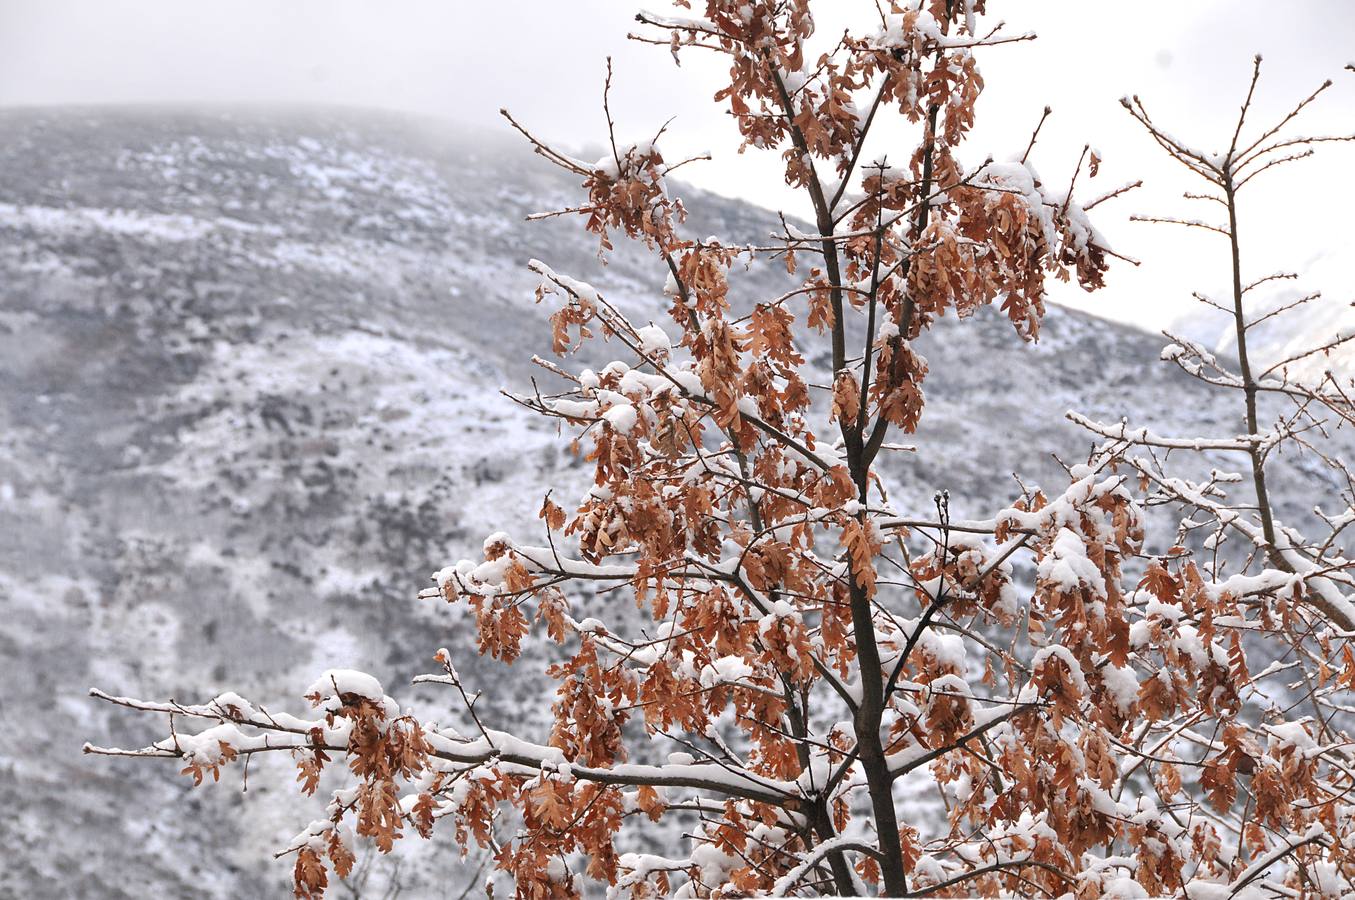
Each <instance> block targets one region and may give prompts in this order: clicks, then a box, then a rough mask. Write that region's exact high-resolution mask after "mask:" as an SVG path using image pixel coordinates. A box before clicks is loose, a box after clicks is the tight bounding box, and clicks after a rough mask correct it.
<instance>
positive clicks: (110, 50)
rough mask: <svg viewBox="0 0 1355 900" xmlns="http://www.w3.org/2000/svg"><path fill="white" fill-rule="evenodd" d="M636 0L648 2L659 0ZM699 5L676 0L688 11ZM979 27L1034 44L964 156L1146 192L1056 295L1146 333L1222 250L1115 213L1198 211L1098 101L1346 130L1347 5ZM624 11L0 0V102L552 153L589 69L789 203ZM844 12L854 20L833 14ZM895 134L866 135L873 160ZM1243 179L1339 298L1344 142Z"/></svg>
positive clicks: (1101, 0)
mask: <svg viewBox="0 0 1355 900" xmlns="http://www.w3.org/2000/svg"><path fill="white" fill-rule="evenodd" d="M646 5H647V6H649V7H651V8H655V9H664V8H665V2H664V0H649V2H648V3H647V4H646ZM697 5H698V6H699V4H697ZM989 7H990V10H991V15H990V16H989V21H990V22H995V21H996V20H997V19H999V18H1003V19H1006V20H1007V21H1008V22H1009V23H1010V24H1009V26H1008V30H1010V31H1015V32H1024V31H1034V32H1037V33H1038V34H1039V40H1038V41H1036V42H1034V43H1020V44H1013V45H1010V46H1006V47H999V48H992V49H989V50H987V51H985V52H984V53H983V56H982V57H981V58H980V67H981V69H982V71H983V73H984V75H985V78H986V80H987V82H988V87H987V89H986V90H985V93H984V95H983V97H982V99H981V100H980V107H979V120H980V126H979V128H978V129H977V131H976V132H975V134H974V137H973V140H972V141H971V143H970V144H969V146H968V148H967V150H966V151H965V157H966V159H967V160H968V161H969V162H970V163H971V164H973V163H977V162H979V161H981V160H982V159H983V157H984V156H986V155H988V154H990V153H991V154H992V155H993V156H995V157H998V158H1006V157H1009V156H1011V155H1012V154H1017V155H1019V153H1020V151H1021V150H1022V149H1023V148H1024V145H1025V142H1026V140H1027V138H1028V136H1029V133H1030V129H1031V127H1032V126H1033V124H1034V123H1035V121H1036V120H1037V118H1038V116H1039V112H1040V109H1041V108H1042V107H1043V106H1044V105H1045V104H1046V103H1048V104H1050V105H1052V106H1053V107H1054V110H1055V114H1054V117H1053V118H1052V119H1051V121H1050V122H1049V124H1048V125H1047V126H1046V128H1045V131H1044V133H1043V136H1042V140H1041V145H1040V147H1039V149H1038V150H1037V152H1036V154H1035V155H1034V161H1035V162H1036V164H1037V166H1038V167H1039V169H1040V171H1041V174H1042V176H1044V177H1045V178H1046V179H1047V180H1050V181H1061V180H1062V179H1063V178H1065V177H1066V176H1067V174H1068V173H1069V172H1071V167H1072V165H1073V164H1074V162H1075V161H1076V159H1077V155H1078V152H1079V151H1080V150H1081V147H1082V144H1083V143H1084V142H1090V143H1092V145H1093V146H1095V147H1097V148H1098V149H1099V150H1100V151H1101V153H1102V155H1103V156H1104V157H1105V159H1106V162H1105V165H1104V167H1103V169H1102V173H1101V175H1100V177H1099V178H1098V179H1097V180H1096V182H1093V183H1091V184H1090V185H1089V188H1090V189H1091V191H1090V192H1089V196H1090V194H1094V193H1100V192H1101V191H1102V190H1103V189H1109V188H1110V187H1113V186H1115V184H1116V183H1118V182H1121V181H1128V180H1132V179H1134V178H1140V177H1142V178H1144V179H1146V180H1147V182H1148V185H1147V187H1146V188H1145V189H1144V190H1143V191H1140V192H1137V193H1136V194H1134V195H1131V196H1130V197H1129V198H1127V199H1126V200H1124V201H1119V202H1117V203H1116V204H1115V205H1114V206H1113V207H1112V205H1110V204H1107V205H1106V206H1104V207H1101V208H1100V209H1098V210H1097V212H1098V213H1100V215H1099V216H1098V217H1097V223H1098V225H1099V226H1100V227H1101V229H1102V230H1103V231H1104V232H1105V233H1106V235H1107V236H1108V237H1109V238H1110V240H1111V241H1112V243H1113V245H1114V246H1115V248H1116V249H1117V250H1119V251H1120V252H1123V253H1125V254H1127V255H1130V256H1136V257H1140V258H1142V259H1143V260H1144V265H1143V267H1141V268H1140V269H1138V270H1133V269H1131V268H1130V267H1128V266H1119V267H1117V270H1116V271H1115V272H1113V276H1112V287H1111V288H1110V289H1109V290H1107V291H1105V292H1103V293H1100V294H1097V295H1093V296H1091V297H1084V296H1081V295H1079V294H1076V293H1075V292H1070V291H1061V292H1059V293H1058V294H1057V296H1058V298H1059V299H1060V300H1063V301H1064V302H1070V303H1073V304H1075V305H1078V306H1082V307H1084V308H1087V309H1091V310H1094V311H1096V312H1099V313H1101V314H1103V315H1107V316H1110V317H1113V318H1117V319H1121V320H1126V321H1132V322H1136V323H1138V324H1141V325H1144V326H1147V327H1152V328H1159V327H1164V326H1166V325H1169V324H1170V323H1171V322H1172V321H1173V320H1174V319H1176V318H1177V317H1179V316H1180V315H1181V314H1182V313H1185V312H1190V311H1191V307H1192V306H1197V304H1194V303H1193V301H1190V300H1189V299H1188V295H1189V291H1190V290H1192V289H1202V290H1205V291H1218V292H1222V291H1224V290H1226V287H1227V283H1228V281H1227V278H1228V272H1227V269H1226V267H1225V259H1224V258H1223V256H1222V255H1221V251H1222V247H1221V246H1218V245H1216V242H1215V241H1213V240H1211V239H1210V238H1209V236H1207V235H1205V234H1204V233H1203V232H1199V233H1198V234H1199V236H1198V237H1197V236H1196V233H1194V232H1187V231H1185V230H1183V229H1175V230H1167V226H1149V225H1142V224H1131V223H1128V222H1127V221H1126V220H1127V217H1128V215H1129V214H1130V213H1131V212H1154V213H1167V214H1170V213H1176V214H1184V215H1190V216H1205V215H1208V214H1210V213H1211V212H1212V211H1210V210H1206V209H1191V208H1190V207H1189V206H1185V205H1183V204H1184V203H1185V201H1181V200H1180V199H1174V198H1179V197H1180V193H1181V191H1183V190H1186V189H1197V188H1198V187H1199V185H1196V184H1191V183H1189V181H1188V180H1187V179H1188V173H1187V172H1186V171H1185V170H1184V169H1181V168H1180V167H1178V166H1175V165H1174V164H1170V163H1165V162H1164V160H1163V159H1162V158H1160V157H1159V155H1158V153H1157V152H1156V151H1155V149H1154V148H1153V147H1152V145H1151V144H1150V142H1149V140H1148V139H1147V137H1146V135H1144V134H1143V133H1142V132H1139V131H1137V130H1136V126H1134V125H1133V123H1132V122H1131V121H1130V120H1129V119H1128V116H1127V115H1126V114H1125V113H1124V112H1123V110H1121V109H1120V107H1119V105H1118V104H1117V103H1116V99H1117V98H1118V97H1120V96H1121V95H1123V94H1125V93H1127V92H1137V93H1139V94H1140V95H1142V96H1143V98H1144V99H1145V101H1146V102H1147V103H1148V104H1149V108H1150V109H1151V110H1153V111H1154V113H1155V116H1156V117H1157V118H1158V120H1159V122H1160V123H1161V124H1162V125H1164V126H1165V127H1167V128H1169V129H1170V130H1171V131H1173V132H1174V133H1175V134H1177V135H1178V136H1180V137H1181V138H1183V139H1185V140H1187V141H1192V142H1194V143H1197V144H1200V145H1203V149H1206V150H1208V149H1223V147H1224V145H1226V141H1227V138H1228V136H1229V135H1230V134H1231V125H1230V123H1231V121H1232V120H1233V117H1234V116H1235V115H1236V108H1237V104H1238V103H1239V102H1240V100H1241V97H1242V94H1243V93H1244V91H1245V88H1246V81H1247V78H1248V75H1249V69H1250V59H1251V56H1252V54H1253V53H1255V52H1258V51H1259V52H1261V53H1263V54H1264V55H1265V57H1266V64H1265V69H1264V75H1263V80H1262V84H1261V89H1260V91H1259V99H1258V103H1257V109H1258V115H1257V121H1258V122H1259V121H1262V120H1263V119H1271V118H1274V117H1277V116H1279V115H1282V114H1283V112H1284V111H1286V110H1287V109H1288V108H1289V105H1292V103H1293V102H1294V101H1295V100H1297V99H1298V98H1299V97H1301V96H1304V95H1306V94H1307V93H1308V92H1309V91H1311V90H1312V89H1313V88H1314V87H1316V85H1318V84H1320V83H1321V82H1322V80H1324V79H1325V78H1328V77H1330V78H1333V79H1334V80H1335V81H1336V84H1335V86H1334V87H1333V88H1332V89H1331V90H1330V91H1329V92H1328V94H1327V95H1326V96H1325V99H1324V101H1323V102H1322V103H1321V104H1320V105H1319V106H1318V107H1317V108H1316V109H1315V110H1314V112H1313V114H1312V115H1310V116H1309V117H1308V118H1307V120H1306V124H1304V125H1302V126H1301V128H1300V130H1301V131H1303V132H1307V133H1318V132H1324V131H1341V130H1345V131H1347V132H1348V131H1351V130H1355V73H1351V72H1349V71H1342V68H1343V66H1344V65H1345V64H1346V63H1349V62H1352V61H1355V0H1288V2H1283V3H1279V2H1275V0H1265V2H1263V0H1136V2H1121V0H989ZM636 8H637V7H636V5H635V4H632V3H631V2H629V0H494V2H481V0H0V104H3V105H13V104H57V103H128V102H136V103H142V102H174V103H180V104H182V103H188V104H196V103H206V102H222V101H225V102H231V101H243V102H249V103H296V102H306V103H310V102H317V103H337V104H345V105H358V106H368V107H380V108H387V109H396V110H406V111H410V112H415V113H419V114H423V115H431V116H438V117H444V118H452V119H457V120H460V121H463V122H465V123H467V124H470V125H476V126H481V127H490V128H496V129H501V128H502V125H501V124H500V122H499V120H498V119H497V116H496V110H497V109H498V108H499V107H500V106H507V107H509V108H510V109H512V110H513V112H514V113H515V115H517V116H519V118H521V119H522V120H523V121H525V122H527V123H529V124H530V125H531V126H532V127H533V128H534V129H537V130H539V131H540V132H541V133H542V134H544V135H547V136H550V137H552V138H554V139H557V140H559V141H561V142H563V143H566V144H571V145H579V144H584V143H596V142H597V141H599V140H601V139H602V138H603V136H604V133H603V132H601V131H599V127H600V126H601V125H602V124H603V120H602V115H601V110H600V105H599V102H598V99H599V96H600V91H601V81H602V72H603V66H604V58H605V57H606V56H607V55H608V54H611V55H612V56H613V57H614V59H615V64H616V70H617V76H616V77H617V87H616V93H615V104H614V111H615V112H616V114H617V117H618V124H619V127H620V130H621V131H622V132H623V137H624V136H626V135H631V136H636V137H639V136H645V135H647V134H649V133H652V131H653V130H654V129H655V128H656V127H657V126H658V125H659V124H660V123H661V122H662V121H664V120H665V119H667V118H668V117H669V116H672V115H676V116H677V120H676V121H675V122H674V125H673V127H672V129H671V131H670V134H671V135H672V137H671V139H670V140H669V141H668V143H667V144H666V147H667V152H668V153H669V155H670V156H672V155H675V154H677V153H682V152H687V151H696V150H710V151H712V152H713V153H714V154H715V155H716V159H715V161H714V162H712V163H708V164H703V165H702V166H701V167H700V168H698V167H695V166H693V167H689V168H688V169H687V170H686V173H687V177H688V178H689V179H690V180H692V181H695V182H696V183H698V184H701V185H702V186H704V187H708V188H711V189H713V190H716V191H719V192H721V193H725V194H731V195H737V196H742V197H746V198H748V199H750V200H753V201H755V202H758V203H761V204H764V205H772V206H775V205H782V206H789V207H790V208H791V210H792V211H796V212H798V211H802V209H803V207H802V206H800V205H799V201H798V199H796V198H788V197H787V196H786V195H785V191H784V188H783V187H781V186H780V184H779V182H780V178H779V175H778V172H777V169H776V168H775V167H774V166H773V165H770V164H769V160H768V158H767V157H766V156H764V155H761V154H757V153H752V152H750V153H748V154H745V155H743V156H739V155H737V154H736V153H735V152H734V151H735V149H736V146H737V144H736V141H735V140H734V138H733V127H732V125H731V123H730V122H729V120H728V118H727V117H726V116H725V115H723V114H722V112H721V111H720V110H719V109H718V108H716V107H715V106H714V105H712V104H711V103H709V102H708V101H709V98H710V96H711V94H712V93H713V91H714V89H715V88H716V87H717V86H718V80H719V67H718V66H717V65H715V60H714V58H713V57H710V58H707V59H703V58H702V56H701V55H700V54H698V53H697V52H689V53H688V54H687V55H686V56H685V57H684V65H683V67H682V68H681V69H678V68H675V67H674V66H673V64H672V60H671V57H670V56H669V55H668V53H667V52H666V51H665V50H663V49H661V48H654V47H647V46H643V45H639V44H636V43H634V42H630V41H627V40H626V34H627V32H628V31H630V30H632V29H633V28H634V27H635V23H634V22H633V20H632V17H633V14H634V11H635V9H636ZM819 8H820V9H823V10H826V9H829V8H831V9H832V10H833V13H832V14H833V15H834V16H841V18H840V19H838V18H834V19H833V20H832V21H822V22H820V27H821V30H822V31H825V32H826V31H827V30H829V29H830V28H837V27H840V26H842V25H845V24H849V23H850V22H852V21H856V22H858V23H864V24H866V25H867V26H868V24H869V23H870V22H871V21H872V20H873V18H874V13H873V5H872V4H871V3H869V2H868V0H867V2H858V0H831V2H822V3H820V7H819ZM857 12H859V14H860V15H856V14H855V13H857ZM895 134H897V135H898V147H899V149H898V152H897V154H896V155H897V156H899V157H905V156H906V155H907V149H906V146H907V145H906V144H905V143H904V142H903V137H904V135H903V132H901V131H900V132H897V133H893V132H882V135H881V143H880V144H879V145H877V147H876V148H875V149H874V150H873V151H872V155H874V154H875V153H886V152H888V151H889V150H890V147H891V145H893V144H894V139H895ZM1320 156H1321V158H1319V159H1317V160H1308V161H1305V162H1302V163H1299V164H1297V166H1295V167H1292V168H1290V169H1289V170H1288V172H1287V173H1285V172H1284V171H1283V170H1282V171H1281V172H1280V173H1279V174H1278V175H1276V176H1274V177H1273V178H1272V180H1271V181H1270V182H1269V184H1265V185H1263V184H1262V182H1261V181H1258V182H1257V183H1256V185H1257V189H1256V190H1255V191H1254V192H1253V193H1252V195H1251V197H1250V198H1244V199H1245V202H1246V204H1247V205H1246V206H1245V207H1244V210H1243V215H1244V218H1243V222H1242V226H1241V228H1240V233H1241V234H1242V240H1243V242H1244V244H1245V245H1246V246H1247V249H1248V251H1249V261H1250V262H1251V263H1252V265H1253V267H1254V269H1255V270H1256V273H1257V274H1260V273H1261V270H1263V269H1265V268H1266V267H1267V266H1269V267H1270V268H1275V267H1285V268H1296V269H1299V270H1301V271H1305V272H1307V274H1308V275H1309V278H1308V281H1307V282H1306V284H1305V286H1309V287H1311V288H1323V289H1325V290H1326V292H1327V293H1328V294H1329V295H1331V296H1332V297H1333V298H1337V299H1340V300H1341V302H1348V301H1350V300H1353V299H1355V277H1352V276H1355V239H1353V238H1352V229H1351V228H1350V226H1349V224H1348V220H1349V212H1348V208H1349V206H1350V204H1351V198H1352V196H1355V189H1352V188H1350V187H1349V179H1348V178H1346V177H1344V173H1345V172H1346V171H1347V170H1349V169H1350V167H1351V166H1352V164H1355V146H1351V145H1344V146H1336V147H1334V148H1333V149H1330V150H1327V151H1326V152H1324V153H1322V154H1321V155H1320Z"/></svg>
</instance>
